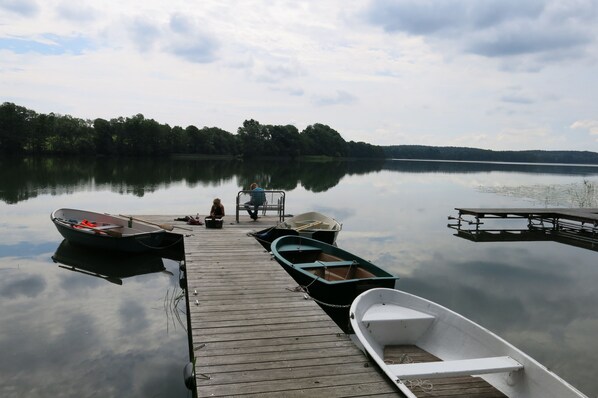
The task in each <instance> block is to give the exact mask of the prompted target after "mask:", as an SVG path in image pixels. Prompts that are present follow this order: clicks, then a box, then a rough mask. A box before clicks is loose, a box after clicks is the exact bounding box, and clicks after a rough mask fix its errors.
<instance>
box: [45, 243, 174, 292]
mask: <svg viewBox="0 0 598 398" xmlns="http://www.w3.org/2000/svg"><path fill="white" fill-rule="evenodd" d="M52 260H54V262H56V263H60V264H61V265H59V267H60V268H63V269H66V270H69V271H74V272H79V273H82V274H85V275H90V276H94V277H97V278H100V279H104V280H106V281H108V282H112V283H115V284H117V285H122V284H123V281H122V279H123V278H128V277H132V276H136V275H143V274H151V273H154V272H165V273H167V274H168V275H170V276H173V274H172V272H170V271H168V270H167V269H166V267H164V262H163V260H162V257H161V256H160V255H158V254H152V253H138V254H129V255H127V256H123V254H122V253H115V252H106V251H103V250H92V249H89V248H82V247H80V246H77V245H73V244H71V243H69V241H67V240H66V239H65V240H63V241H62V243H60V246H58V248H57V249H56V252H55V253H54V255H53V256H52Z"/></svg>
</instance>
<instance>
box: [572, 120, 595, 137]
mask: <svg viewBox="0 0 598 398" xmlns="http://www.w3.org/2000/svg"><path fill="white" fill-rule="evenodd" d="M571 128H572V129H580V130H587V131H588V132H589V133H590V134H591V135H598V120H578V121H576V122H574V123H573V124H572V125H571Z"/></svg>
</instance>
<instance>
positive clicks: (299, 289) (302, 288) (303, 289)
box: [287, 279, 351, 308]
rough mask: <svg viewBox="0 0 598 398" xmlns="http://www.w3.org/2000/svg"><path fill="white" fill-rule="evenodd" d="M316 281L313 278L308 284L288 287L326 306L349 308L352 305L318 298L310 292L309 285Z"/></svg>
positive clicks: (291, 290)
mask: <svg viewBox="0 0 598 398" xmlns="http://www.w3.org/2000/svg"><path fill="white" fill-rule="evenodd" d="M314 282H315V279H314V280H312V281H311V282H310V283H309V285H307V286H301V285H297V286H295V287H294V288H287V290H288V291H290V292H297V293H305V299H306V300H308V299H311V300H313V301H315V302H316V303H318V304H321V305H324V306H326V307H332V308H349V307H351V304H331V303H326V302H324V301H322V300H318V299H317V298H315V297H313V296H312V295H311V294H310V293H309V289H308V288H309V287H310V286H311V285H312V283H314Z"/></svg>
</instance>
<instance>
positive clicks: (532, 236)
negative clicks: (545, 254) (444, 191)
mask: <svg viewBox="0 0 598 398" xmlns="http://www.w3.org/2000/svg"><path fill="white" fill-rule="evenodd" d="M455 210H457V212H458V215H457V216H456V217H454V216H449V217H448V219H449V220H450V221H452V223H449V224H448V227H449V228H453V229H455V230H457V234H456V235H457V236H459V237H462V238H465V239H468V240H472V241H475V242H499V241H511V242H512V241H546V240H551V241H555V242H559V243H564V244H568V245H572V246H577V247H581V248H584V249H589V250H598V209H596V208H544V209H542V208H456V209H455ZM497 219H502V220H524V221H525V223H526V224H525V225H524V228H521V227H519V228H511V227H506V226H502V227H501V228H497V227H492V226H486V223H487V222H489V224H492V221H493V220H497Z"/></svg>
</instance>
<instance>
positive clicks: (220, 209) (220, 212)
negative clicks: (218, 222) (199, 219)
mask: <svg viewBox="0 0 598 398" xmlns="http://www.w3.org/2000/svg"><path fill="white" fill-rule="evenodd" d="M210 217H211V218H212V220H215V219H217V218H222V217H224V205H223V204H222V202H221V201H220V198H216V199H214V203H213V204H212V208H211V209H210Z"/></svg>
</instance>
